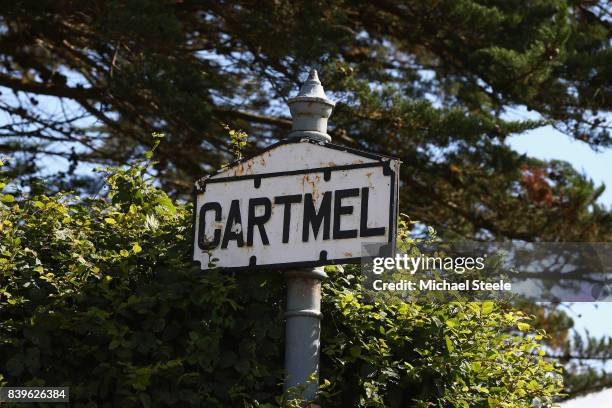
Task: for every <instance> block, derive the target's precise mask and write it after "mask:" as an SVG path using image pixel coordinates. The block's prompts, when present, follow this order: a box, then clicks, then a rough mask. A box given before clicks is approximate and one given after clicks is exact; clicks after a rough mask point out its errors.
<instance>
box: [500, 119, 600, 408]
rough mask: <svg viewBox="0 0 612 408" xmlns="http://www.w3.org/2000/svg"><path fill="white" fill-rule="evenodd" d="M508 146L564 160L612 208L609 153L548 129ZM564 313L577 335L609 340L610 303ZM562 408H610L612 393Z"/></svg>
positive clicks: (527, 134)
mask: <svg viewBox="0 0 612 408" xmlns="http://www.w3.org/2000/svg"><path fill="white" fill-rule="evenodd" d="M509 143H510V145H511V146H512V147H513V148H514V149H515V150H516V151H518V152H520V153H526V154H528V155H529V156H532V157H536V158H539V159H546V160H551V159H557V160H565V161H567V162H569V163H571V164H572V165H573V166H574V168H575V169H577V170H579V171H581V172H582V173H583V174H586V175H587V176H588V177H589V178H591V179H592V180H593V181H594V182H595V184H596V185H599V184H601V183H603V184H605V185H606V186H610V188H609V189H608V188H607V189H606V191H604V193H603V194H602V196H601V197H600V198H599V203H601V204H602V205H605V206H607V207H608V208H612V149H608V150H607V151H604V152H595V151H593V150H592V149H591V148H590V147H588V146H587V145H586V144H585V143H582V142H579V141H576V140H573V139H570V138H569V137H567V136H565V135H564V134H562V133H560V132H558V131H556V130H555V129H553V128H552V127H551V126H547V127H543V128H539V129H535V130H532V131H529V132H525V133H523V134H520V135H516V136H512V137H511V138H510V139H509ZM566 306H567V311H568V313H569V314H570V315H571V316H572V318H573V319H574V323H575V326H574V327H575V328H576V330H578V331H579V332H580V333H584V332H585V331H586V330H588V331H589V333H590V334H592V335H594V336H597V337H601V336H612V318H611V317H610V316H612V302H584V303H572V304H567V305H566ZM561 407H562V408H585V407H588V408H609V407H612V389H608V390H605V391H602V392H600V393H595V394H591V395H588V396H586V397H583V398H577V399H575V400H572V401H568V402H566V403H563V404H561Z"/></svg>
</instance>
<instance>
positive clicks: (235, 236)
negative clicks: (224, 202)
mask: <svg viewBox="0 0 612 408" xmlns="http://www.w3.org/2000/svg"><path fill="white" fill-rule="evenodd" d="M234 225H236V226H237V228H236V231H234V229H233V227H234ZM229 241H236V245H238V248H242V247H243V246H244V237H243V236H242V218H241V217H240V204H239V202H238V200H232V204H231V205H230V210H229V214H228V215H227V222H226V224H225V232H224V233H223V242H222V243H221V249H225V248H227V244H228V243H229Z"/></svg>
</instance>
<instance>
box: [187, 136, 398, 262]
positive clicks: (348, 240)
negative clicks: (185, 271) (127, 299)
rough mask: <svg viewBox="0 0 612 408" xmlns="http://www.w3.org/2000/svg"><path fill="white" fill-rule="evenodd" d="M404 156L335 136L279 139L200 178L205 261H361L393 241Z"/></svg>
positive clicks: (197, 210)
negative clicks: (367, 250) (335, 140)
mask: <svg viewBox="0 0 612 408" xmlns="http://www.w3.org/2000/svg"><path fill="white" fill-rule="evenodd" d="M398 170H399V160H397V159H394V158H391V157H386V156H379V155H374V154H371V153H366V152H362V151H358V150H354V149H349V148H346V147H342V146H337V145H333V144H331V143H319V142H313V141H311V140H303V141H297V142H281V143H278V144H276V145H273V146H271V147H270V148H268V149H267V150H266V151H264V152H263V153H261V154H260V155H258V156H255V157H253V158H250V159H246V160H242V161H240V162H238V163H236V164H234V165H232V166H231V167H229V168H227V169H224V170H222V171H220V172H218V173H217V174H215V175H213V176H210V177H207V178H204V179H202V180H199V181H198V182H197V183H196V202H195V205H194V234H195V236H194V242H195V244H194V253H193V256H194V260H195V261H197V262H199V263H200V265H201V268H202V269H210V268H213V267H219V268H232V269H234V268H241V269H248V268H258V267H294V268H295V267H306V266H321V265H327V264H340V263H359V262H360V260H361V256H362V250H363V249H362V248H363V245H364V244H384V245H382V247H383V248H384V250H385V252H388V253H392V251H393V249H394V246H395V233H396V222H397V202H398Z"/></svg>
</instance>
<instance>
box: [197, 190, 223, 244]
mask: <svg viewBox="0 0 612 408" xmlns="http://www.w3.org/2000/svg"><path fill="white" fill-rule="evenodd" d="M208 211H214V212H215V221H217V222H219V221H221V204H219V203H216V202H210V203H205V204H204V205H203V206H202V207H200V222H199V225H198V247H199V248H200V249H202V250H204V251H205V250H209V249H213V248H216V247H217V246H219V242H220V241H221V228H215V231H214V233H213V239H212V241H207V240H206V213H207V212H208Z"/></svg>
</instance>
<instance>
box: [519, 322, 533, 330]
mask: <svg viewBox="0 0 612 408" xmlns="http://www.w3.org/2000/svg"><path fill="white" fill-rule="evenodd" d="M517 327H518V329H519V330H520V331H527V330H529V329H530V328H531V326H530V325H529V323H522V322H521V323H519V324H517Z"/></svg>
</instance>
